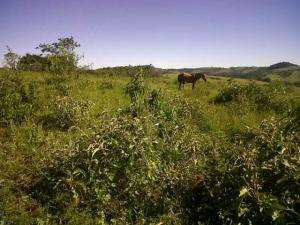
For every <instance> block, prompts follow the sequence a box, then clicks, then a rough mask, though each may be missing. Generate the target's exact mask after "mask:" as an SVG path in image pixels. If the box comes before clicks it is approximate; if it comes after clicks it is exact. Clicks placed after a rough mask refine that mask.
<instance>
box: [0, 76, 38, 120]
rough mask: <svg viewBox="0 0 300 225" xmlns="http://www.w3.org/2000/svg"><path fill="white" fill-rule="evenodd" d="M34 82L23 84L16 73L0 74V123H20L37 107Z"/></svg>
mask: <svg viewBox="0 0 300 225" xmlns="http://www.w3.org/2000/svg"><path fill="white" fill-rule="evenodd" d="M37 105H38V104H37V95H36V83H35V82H30V83H29V84H28V85H25V82H24V81H23V79H22V78H21V77H19V76H17V75H13V74H8V75H7V74H6V75H1V76H0V125H1V126H7V125H8V124H9V123H11V122H13V123H21V122H22V121H23V120H24V119H25V118H26V117H28V116H30V115H32V114H33V112H34V111H35V109H36V108H37Z"/></svg>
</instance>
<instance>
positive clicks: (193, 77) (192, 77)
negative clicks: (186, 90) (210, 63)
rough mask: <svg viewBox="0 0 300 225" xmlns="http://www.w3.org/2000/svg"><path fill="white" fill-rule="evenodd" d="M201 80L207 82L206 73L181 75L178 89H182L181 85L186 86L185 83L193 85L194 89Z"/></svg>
mask: <svg viewBox="0 0 300 225" xmlns="http://www.w3.org/2000/svg"><path fill="white" fill-rule="evenodd" d="M200 78H201V79H202V80H204V81H205V82H206V81H207V75H206V74H204V73H181V74H179V75H178V82H179V86H178V89H180V88H181V85H184V84H185V83H192V84H193V86H192V88H193V89H194V87H195V84H196V82H197V80H199V79H200Z"/></svg>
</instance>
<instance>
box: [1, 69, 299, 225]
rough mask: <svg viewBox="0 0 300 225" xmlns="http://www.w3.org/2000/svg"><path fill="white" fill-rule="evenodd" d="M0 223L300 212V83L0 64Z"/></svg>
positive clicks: (244, 217)
mask: <svg viewBox="0 0 300 225" xmlns="http://www.w3.org/2000/svg"><path fill="white" fill-rule="evenodd" d="M0 79H1V80H0V85H1V91H0V98H1V99H0V100H1V107H2V109H1V110H2V111H1V121H0V148H1V151H0V169H1V173H0V224H239V223H240V224H258V223H263V224H286V223H290V224H297V223H298V222H299V220H300V212H299V204H300V202H299V190H300V183H299V182H300V180H299V164H300V159H299V156H300V155H299V154H300V153H299V118H300V116H299V113H300V111H299V102H300V101H299V96H300V95H299V90H298V89H296V88H294V87H292V86H285V85H284V84H282V83H280V82H276V81H275V82H271V83H264V82H261V81H255V82H254V81H250V80H246V79H231V78H225V77H208V81H207V82H206V83H204V81H202V80H199V81H198V82H197V83H196V85H195V88H194V89H193V90H192V88H191V84H186V85H185V87H184V89H182V90H178V83H177V74H166V75H163V76H158V77H142V76H137V77H134V76H133V77H130V76H109V75H105V74H104V75H103V74H102V75H97V74H88V73H80V74H78V75H77V76H72V77H69V78H68V79H66V80H64V81H57V82H56V81H53V79H52V75H51V74H48V73H46V72H17V73H15V74H13V73H12V72H11V71H5V70H3V71H1V75H0Z"/></svg>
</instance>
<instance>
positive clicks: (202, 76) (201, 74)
mask: <svg viewBox="0 0 300 225" xmlns="http://www.w3.org/2000/svg"><path fill="white" fill-rule="evenodd" d="M193 76H194V77H195V79H196V80H199V79H200V78H201V79H203V80H204V81H205V82H206V80H207V75H206V74H205V73H194V74H193Z"/></svg>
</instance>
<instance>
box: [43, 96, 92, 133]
mask: <svg viewBox="0 0 300 225" xmlns="http://www.w3.org/2000/svg"><path fill="white" fill-rule="evenodd" d="M91 105H92V103H91V102H85V101H80V100H75V99H73V98H71V97H58V98H57V99H56V100H55V102H54V103H52V104H51V105H50V109H49V111H48V112H47V113H46V114H45V115H43V116H42V118H41V119H42V123H43V125H45V126H46V127H48V128H57V129H61V130H64V131H65V130H68V129H69V128H70V127H72V126H75V125H78V124H79V123H80V122H81V121H84V120H85V119H86V118H85V117H87V116H88V112H89V109H90V107H91Z"/></svg>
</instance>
